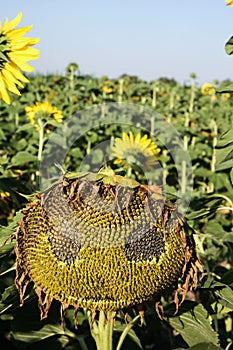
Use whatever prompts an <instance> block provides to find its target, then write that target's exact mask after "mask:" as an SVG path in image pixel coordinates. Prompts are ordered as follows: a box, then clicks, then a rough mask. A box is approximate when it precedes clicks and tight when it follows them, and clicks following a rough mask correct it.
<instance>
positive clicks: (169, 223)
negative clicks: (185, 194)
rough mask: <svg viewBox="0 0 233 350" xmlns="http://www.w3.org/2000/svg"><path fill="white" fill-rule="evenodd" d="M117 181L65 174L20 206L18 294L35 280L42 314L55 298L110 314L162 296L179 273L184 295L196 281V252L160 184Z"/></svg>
mask: <svg viewBox="0 0 233 350" xmlns="http://www.w3.org/2000/svg"><path fill="white" fill-rule="evenodd" d="M120 178H121V177H119V176H118V178H117V179H118V180H117V183H116V184H109V183H107V182H106V181H104V179H103V178H102V179H101V178H99V177H95V178H94V179H93V175H92V176H84V177H80V178H78V177H77V178H72V179H70V178H68V177H65V176H64V177H63V178H62V179H61V180H60V181H59V183H57V184H56V185H54V186H52V187H51V188H50V189H49V190H47V191H45V192H44V193H43V194H41V195H37V196H36V197H35V201H34V202H33V203H30V206H29V209H28V210H26V211H24V214H25V216H24V219H23V220H22V221H21V222H20V224H19V228H18V230H17V244H16V253H17V277H16V285H17V286H18V288H19V290H20V295H21V299H23V295H24V293H25V289H26V286H27V283H28V282H29V281H31V280H32V281H33V282H34V284H35V286H36V291H37V294H38V296H39V301H40V303H39V304H40V307H41V310H42V316H43V315H44V314H46V312H47V311H48V308H49V305H50V303H51V300H52V298H55V299H57V300H60V301H61V303H62V304H63V305H67V304H69V305H74V306H75V307H84V308H89V309H92V310H112V311H114V310H117V309H121V308H125V307H126V308H127V307H131V306H134V305H139V304H142V303H144V302H145V301H147V300H149V299H151V298H152V297H159V296H160V295H161V293H162V292H163V291H164V290H165V289H166V288H167V287H169V286H172V285H174V286H176V285H177V282H178V279H179V278H183V281H184V282H186V287H185V288H183V292H185V291H187V289H188V286H187V281H189V282H190V283H191V284H193V283H194V284H195V283H196V273H197V271H196V267H195V266H196V262H197V258H196V255H195V250H194V247H193V244H192V243H191V240H190V239H186V235H185V232H184V226H183V222H182V221H181V220H180V219H179V216H178V214H177V212H176V210H175V206H172V205H168V204H167V203H166V200H165V198H164V197H163V195H162V194H161V191H160V189H159V188H158V187H156V186H151V187H150V186H146V185H140V184H139V183H137V182H136V181H134V182H132V184H131V183H130V181H127V182H126V184H127V185H126V184H125V182H124V181H121V179H120ZM97 179H98V180H97ZM122 179H123V178H122ZM184 286H185V283H184ZM184 289H185V290H184ZM43 297H44V298H45V299H44V300H43Z"/></svg>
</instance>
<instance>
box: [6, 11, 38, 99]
mask: <svg viewBox="0 0 233 350" xmlns="http://www.w3.org/2000/svg"><path fill="white" fill-rule="evenodd" d="M21 18H22V13H21V12H20V13H19V14H18V15H17V16H16V17H15V18H14V19H13V20H12V21H10V22H9V21H8V18H7V19H6V21H5V23H4V24H3V25H2V24H1V23H0V48H1V52H0V98H2V99H3V101H4V102H6V103H8V104H9V103H10V101H11V100H10V96H9V94H8V91H7V90H9V91H11V92H13V93H14V94H16V95H20V91H19V90H18V88H17V87H16V85H18V86H19V87H21V88H23V84H22V83H27V82H29V80H28V79H27V78H26V77H25V76H24V75H23V74H22V73H21V72H20V70H22V71H26V72H31V71H33V70H34V68H33V67H31V66H30V65H29V64H28V63H27V61H28V60H35V59H37V58H38V57H39V50H37V49H35V48H31V47H30V46H32V45H35V44H36V43H38V41H39V40H40V39H38V38H37V39H36V38H25V37H23V35H24V34H25V33H27V32H28V31H29V30H30V29H31V28H32V26H27V27H23V28H17V29H14V28H15V27H16V26H17V25H18V24H19V22H20V20H21Z"/></svg>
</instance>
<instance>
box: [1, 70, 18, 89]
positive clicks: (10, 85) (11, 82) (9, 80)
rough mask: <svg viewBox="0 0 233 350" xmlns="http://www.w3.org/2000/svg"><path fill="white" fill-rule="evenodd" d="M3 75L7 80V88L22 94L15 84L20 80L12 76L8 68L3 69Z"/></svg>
mask: <svg viewBox="0 0 233 350" xmlns="http://www.w3.org/2000/svg"><path fill="white" fill-rule="evenodd" d="M2 76H3V80H4V81H5V85H6V87H7V89H8V90H9V91H11V92H13V93H14V94H16V95H21V94H20V92H19V90H18V89H17V87H16V86H15V84H17V83H18V81H17V80H16V79H15V78H14V77H13V76H12V74H11V73H10V72H8V71H7V70H6V69H2Z"/></svg>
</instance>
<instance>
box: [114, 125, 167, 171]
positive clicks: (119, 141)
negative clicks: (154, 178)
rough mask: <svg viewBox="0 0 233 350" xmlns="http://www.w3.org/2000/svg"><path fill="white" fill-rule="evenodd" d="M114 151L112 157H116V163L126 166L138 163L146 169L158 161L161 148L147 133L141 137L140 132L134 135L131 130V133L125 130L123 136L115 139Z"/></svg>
mask: <svg viewBox="0 0 233 350" xmlns="http://www.w3.org/2000/svg"><path fill="white" fill-rule="evenodd" d="M112 151H113V153H112V157H113V158H116V159H115V161H114V163H115V164H119V165H122V166H123V167H124V168H128V167H130V166H135V165H137V166H139V167H141V168H143V169H144V170H150V169H151V167H152V165H153V164H156V163H157V161H158V158H157V154H158V153H159V151H160V149H159V148H158V147H157V145H156V144H155V143H154V142H153V141H152V140H151V139H150V138H148V136H147V135H144V136H142V137H141V133H140V132H138V133H137V135H136V136H134V135H133V133H132V132H131V131H130V132H129V134H126V133H125V132H123V133H122V138H118V137H117V138H116V139H115V143H114V146H113V147H112Z"/></svg>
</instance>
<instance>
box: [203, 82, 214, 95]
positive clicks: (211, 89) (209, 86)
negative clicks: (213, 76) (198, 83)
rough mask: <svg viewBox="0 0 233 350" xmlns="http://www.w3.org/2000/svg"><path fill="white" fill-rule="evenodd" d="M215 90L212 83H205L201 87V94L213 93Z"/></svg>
mask: <svg viewBox="0 0 233 350" xmlns="http://www.w3.org/2000/svg"><path fill="white" fill-rule="evenodd" d="M214 92H215V89H214V87H213V85H212V84H210V83H205V84H203V85H202V87H201V93H202V95H213V94H214Z"/></svg>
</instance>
